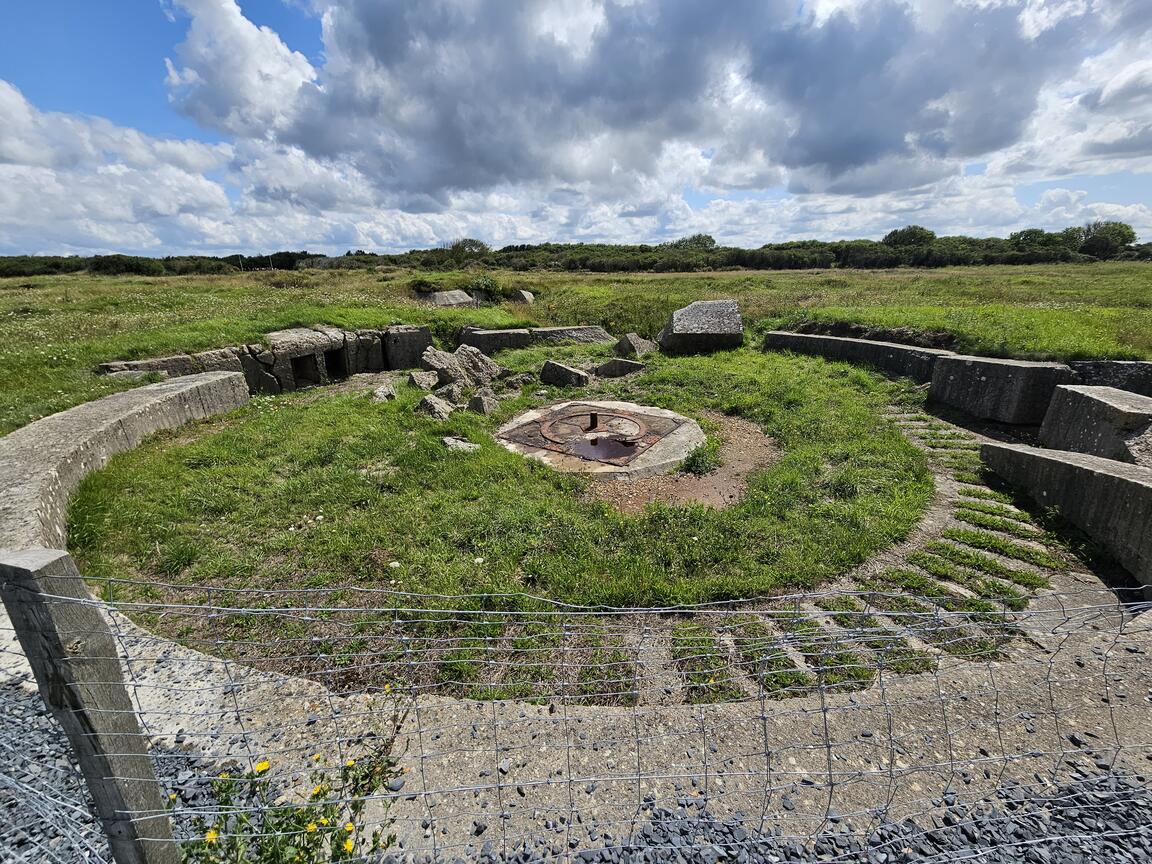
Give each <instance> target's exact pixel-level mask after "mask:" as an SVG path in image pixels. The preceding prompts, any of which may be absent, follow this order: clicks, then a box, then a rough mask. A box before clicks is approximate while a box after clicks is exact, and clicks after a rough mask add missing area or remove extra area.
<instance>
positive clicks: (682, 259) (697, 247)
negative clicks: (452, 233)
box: [0, 221, 1152, 276]
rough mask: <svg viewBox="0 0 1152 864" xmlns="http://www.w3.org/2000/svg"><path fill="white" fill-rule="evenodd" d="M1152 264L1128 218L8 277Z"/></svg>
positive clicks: (54, 262) (239, 258)
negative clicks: (1002, 230) (1005, 230)
mask: <svg viewBox="0 0 1152 864" xmlns="http://www.w3.org/2000/svg"><path fill="white" fill-rule="evenodd" d="M1113 260H1131V261H1152V243H1144V244H1137V243H1136V232H1135V231H1134V230H1133V229H1132V226H1130V225H1128V224H1126V223H1124V222H1113V221H1098V222H1091V223H1089V224H1087V225H1083V226H1072V227H1069V228H1065V229H1063V230H1061V231H1045V230H1043V229H1041V228H1028V229H1025V230H1023V231H1017V232H1015V233H1013V234H1010V235H1009V236H1008V237H1006V238H1002V237H966V236H945V237H938V236H937V235H936V233H935V232H933V231H931V230H929V229H927V228H924V227H923V226H920V225H908V226H906V227H904V228H897V229H894V230H892V231H890V232H888V234H886V235H885V236H884V238H883V239H882V240H879V241H877V240H835V241H824V240H799V241H791V242H787V243H766V244H764V245H763V246H761V247H759V248H757V249H743V248H739V247H732V246H720V245H719V244H718V243H717V242H716V240H715V238H713V237H712V236H711V235H708V234H694V235H692V236H690V237H682V238H680V239H678V240H673V241H671V242H668V243H661V244H659V245H647V244H639V245H621V244H608V243H537V244H517V245H512V246H505V247H503V248H500V249H493V248H491V247H489V246H488V245H487V244H486V243H484V242H483V241H480V240H476V239H473V238H462V239H460V240H454V241H452V242H451V243H445V244H443V245H442V246H439V247H436V248H434V249H413V250H410V251H408V252H402V253H399V254H376V253H373V252H365V251H364V250H356V251H351V250H349V251H348V252H347V253H345V254H344V255H342V256H339V257H328V256H324V255H317V254H314V253H310V252H307V251H301V252H274V253H271V254H268V255H230V256H226V257H219V258H218V257H211V256H175V257H167V258H147V257H140V256H133V255H97V256H92V257H88V258H85V257H52V256H28V255H20V256H11V257H7V258H0V276H37V275H45V274H55V273H70V272H78V271H81V270H87V271H89V272H91V273H99V274H108V275H125V274H132V275H141V276H168V275H183V274H188V273H204V274H213V273H232V272H239V271H247V270H295V269H366V268H371V267H377V266H381V265H391V266H397V267H412V268H416V269H425V270H452V269H457V268H460V267H465V266H485V267H492V268H497V269H506V270H519V271H529V270H568V271H590V272H596V273H615V272H627V273H636V272H653V273H660V272H677V273H682V272H692V271H701V270H725V269H737V268H745V269H751V270H811V269H821V270H823V269H830V268H834V267H843V268H863V269H879V268H890V267H955V266H965V265H987V264H1047V263H1057V262H1090V261H1113Z"/></svg>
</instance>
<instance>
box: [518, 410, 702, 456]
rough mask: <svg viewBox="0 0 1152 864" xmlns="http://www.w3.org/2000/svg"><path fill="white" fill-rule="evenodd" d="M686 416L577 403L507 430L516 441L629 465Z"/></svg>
mask: <svg viewBox="0 0 1152 864" xmlns="http://www.w3.org/2000/svg"><path fill="white" fill-rule="evenodd" d="M685 422H686V421H685V419H684V418H681V419H675V418H672V417H659V416H656V415H654V414H640V413H638V412H633V411H623V410H618V409H606V408H604V407H600V406H596V405H585V404H581V403H577V404H574V405H567V406H565V407H564V408H561V409H558V410H554V411H547V412H545V413H544V414H542V415H541V416H540V417H539V418H537V419H536V420H531V421H529V422H527V423H524V424H523V425H521V426H517V427H515V428H514V429H510V430H509V431H507V432H505V433H504V434H503V436H502V437H504V438H506V439H508V440H509V441H514V442H515V443H517V444H523V445H525V446H528V447H536V448H539V449H542V450H551V451H552V452H554V453H563V454H565V455H568V456H575V457H577V458H578V459H586V460H587V461H589V462H603V463H604V464H605V465H617V466H623V465H627V464H628V463H629V462H631V461H632V460H633V459H635V458H636V457H637V456H639V455H640V454H641V453H643V452H644V451H645V450H647V449H648V448H649V447H651V446H652V445H653V444H655V443H656V442H657V441H659V440H660V439H661V438H664V437H665V436H667V435H670V434H671V433H672V432H675V431H676V430H677V429H679V428H680V427H681V426H682V425H683V424H684V423H685Z"/></svg>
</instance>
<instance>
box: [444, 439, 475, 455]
mask: <svg viewBox="0 0 1152 864" xmlns="http://www.w3.org/2000/svg"><path fill="white" fill-rule="evenodd" d="M440 440H442V441H443V442H444V446H445V447H447V448H448V449H449V450H451V451H452V452H453V453H475V452H476V451H477V450H479V449H480V445H479V444H473V443H472V442H471V441H469V440H467V439H466V438H455V437H447V438H442V439H440Z"/></svg>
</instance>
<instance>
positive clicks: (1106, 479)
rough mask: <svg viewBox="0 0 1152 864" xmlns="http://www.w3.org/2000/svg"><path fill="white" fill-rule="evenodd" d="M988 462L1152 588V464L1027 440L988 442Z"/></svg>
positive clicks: (985, 454) (985, 450) (985, 447)
mask: <svg viewBox="0 0 1152 864" xmlns="http://www.w3.org/2000/svg"><path fill="white" fill-rule="evenodd" d="M980 456H981V457H982V458H983V460H984V463H985V464H986V465H987V466H988V467H989V468H990V469H991V470H992V471H995V472H996V473H997V474H998V475H1000V476H1001V477H1003V478H1004V479H1005V480H1006V481H1008V482H1009V483H1010V484H1012V485H1013V486H1015V487H1016V488H1018V489H1020V490H1021V491H1023V492H1024V493H1025V494H1026V495H1028V497H1029V498H1031V499H1032V500H1033V501H1035V502H1036V503H1037V504H1039V505H1041V506H1042V507H1056V508H1057V509H1058V510H1059V511H1060V515H1061V516H1063V517H1064V518H1065V519H1067V520H1068V521H1069V522H1071V523H1072V524H1073V525H1075V526H1076V527H1077V528H1079V529H1080V530H1082V531H1084V532H1085V533H1086V534H1087V535H1088V536H1089V537H1091V538H1092V539H1093V540H1094V541H1095V542H1096V543H1098V544H1100V546H1101V547H1103V548H1104V549H1105V550H1106V551H1107V552H1108V553H1109V554H1110V555H1112V557H1114V558H1115V559H1116V560H1117V561H1118V562H1119V563H1120V564H1121V565H1123V566H1124V568H1125V569H1126V570H1128V572H1129V573H1131V574H1132V575H1133V576H1135V577H1136V579H1137V580H1139V581H1140V583H1141V584H1143V585H1147V586H1152V530H1150V529H1152V468H1144V467H1141V466H1138V465H1127V464H1125V463H1123V462H1116V461H1113V460H1111V459H1102V458H1100V457H1099V456H1089V455H1087V454H1085V453H1067V452H1064V451H1062V450H1042V449H1040V448H1038V447H1027V446H1025V445H1023V444H996V443H993V444H984V445H983V446H982V447H981V448H980Z"/></svg>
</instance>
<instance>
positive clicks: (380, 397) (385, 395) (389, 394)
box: [372, 381, 396, 402]
mask: <svg viewBox="0 0 1152 864" xmlns="http://www.w3.org/2000/svg"><path fill="white" fill-rule="evenodd" d="M395 398H396V388H395V387H393V386H392V382H391V381H389V382H387V383H385V384H381V385H380V386H379V387H377V388H376V389H375V390H373V391H372V401H373V402H391V401H392V400H393V399H395Z"/></svg>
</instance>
